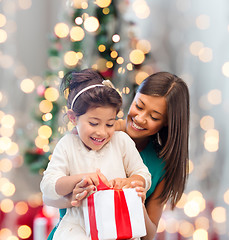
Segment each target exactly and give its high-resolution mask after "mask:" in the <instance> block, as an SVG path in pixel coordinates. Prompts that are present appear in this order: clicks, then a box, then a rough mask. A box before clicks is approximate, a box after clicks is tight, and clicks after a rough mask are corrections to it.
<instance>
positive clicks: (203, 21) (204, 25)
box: [196, 14, 210, 30]
mask: <svg viewBox="0 0 229 240" xmlns="http://www.w3.org/2000/svg"><path fill="white" fill-rule="evenodd" d="M196 26H197V27H198V28H199V29H201V30H206V29H208V28H209V27H210V17H209V16H208V15H204V14H202V15H200V16H198V17H197V18H196Z"/></svg>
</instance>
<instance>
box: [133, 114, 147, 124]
mask: <svg viewBox="0 0 229 240" xmlns="http://www.w3.org/2000/svg"><path fill="white" fill-rule="evenodd" d="M135 120H136V121H137V122H138V123H146V118H145V116H144V114H138V115H136V116H135Z"/></svg>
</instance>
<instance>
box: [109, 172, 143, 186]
mask: <svg viewBox="0 0 229 240" xmlns="http://www.w3.org/2000/svg"><path fill="white" fill-rule="evenodd" d="M109 186H110V187H113V188H116V189H121V188H134V187H137V186H139V187H145V179H144V178H143V177H142V176H140V175H132V176H131V177H129V178H115V179H113V180H110V181H109Z"/></svg>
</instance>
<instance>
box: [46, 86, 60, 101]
mask: <svg viewBox="0 0 229 240" xmlns="http://www.w3.org/2000/svg"><path fill="white" fill-rule="evenodd" d="M44 97H45V98H46V99H47V100H48V101H50V102H54V101H56V100H57V99H58V98H59V91H58V90H57V89H56V88H54V87H49V88H47V89H46V90H45V93H44Z"/></svg>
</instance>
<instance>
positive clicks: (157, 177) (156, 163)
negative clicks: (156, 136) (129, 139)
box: [140, 141, 165, 198]
mask: <svg viewBox="0 0 229 240" xmlns="http://www.w3.org/2000/svg"><path fill="white" fill-rule="evenodd" d="M140 155H141V157H142V160H143V162H144V163H145V165H146V166H147V167H148V169H149V172H150V173H151V181H152V184H151V187H150V189H149V190H148V192H147V194H146V198H148V197H149V196H150V195H151V194H152V193H153V192H154V190H155V188H156V186H157V185H158V184H159V183H160V182H161V181H162V179H163V175H164V173H165V170H164V166H165V163H164V162H163V160H162V159H161V158H159V157H158V156H157V154H156V152H155V149H154V146H153V142H152V141H150V142H149V143H148V145H147V146H146V148H145V149H144V150H143V151H141V152H140Z"/></svg>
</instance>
